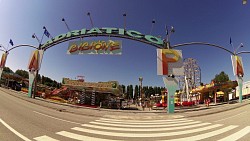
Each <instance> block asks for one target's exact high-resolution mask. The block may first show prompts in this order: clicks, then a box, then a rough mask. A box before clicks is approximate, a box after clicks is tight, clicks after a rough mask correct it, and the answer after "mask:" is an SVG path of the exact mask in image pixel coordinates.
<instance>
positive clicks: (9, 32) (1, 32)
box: [0, 0, 250, 86]
mask: <svg viewBox="0 0 250 141" xmlns="http://www.w3.org/2000/svg"><path fill="white" fill-rule="evenodd" d="M87 12H90V13H91V17H92V19H93V23H94V26H95V27H99V28H101V27H117V28H118V27H120V28H123V25H124V20H123V16H122V14H123V13H124V12H126V13H127V17H126V25H127V26H126V27H127V29H132V30H136V31H139V32H141V33H143V34H149V33H150V29H151V21H152V19H155V21H156V23H155V25H154V28H153V30H152V35H154V36H158V35H160V36H162V37H165V36H164V34H165V29H164V27H165V24H167V25H169V26H174V27H175V30H176V32H175V33H174V34H173V35H172V36H171V39H170V41H171V45H175V44H179V43H186V42H195V41H197V42H209V43H213V44H217V45H221V46H224V47H225V48H227V49H229V50H233V48H232V47H231V46H230V44H229V39H230V37H231V38H232V41H233V45H234V46H235V48H236V47H237V46H238V45H239V44H240V43H243V44H244V48H241V49H240V50H239V51H242V50H248V51H249V50H250V40H249V39H250V28H249V26H250V18H249V17H250V5H249V4H247V5H242V2H241V0H234V1H228V0H220V1H218V0H203V1H200V0H188V1H183V0H157V1H155V0H119V1H118V0H64V1H61V0H36V1H34V0H0V21H1V22H0V44H2V45H4V46H5V47H8V46H9V48H11V46H10V45H8V42H9V40H10V38H11V39H12V40H13V42H14V44H15V45H18V44H30V45H35V46H37V45H38V43H37V41H36V40H35V39H33V38H31V36H32V34H33V33H36V35H37V36H38V37H39V38H41V36H42V34H43V29H42V27H43V26H46V27H47V29H48V31H49V32H50V33H51V35H52V36H56V35H59V34H62V33H65V32H67V28H66V26H65V25H64V23H63V22H62V21H61V19H62V18H63V17H64V18H65V19H66V21H67V24H68V25H69V27H70V29H71V30H74V29H82V28H91V23H90V20H89V17H88V16H87ZM98 39H100V38H85V40H98ZM102 39H105V40H108V39H109V38H102ZM111 39H112V40H116V38H111ZM46 40H47V38H44V40H43V41H44V42H45V41H46ZM118 40H122V43H123V44H122V46H123V52H122V55H121V56H108V55H68V54H66V52H67V48H68V42H65V43H61V44H59V45H56V46H54V47H52V48H50V49H48V50H46V52H45V54H44V58H43V62H42V67H41V70H40V74H41V75H45V76H48V77H50V78H52V79H55V80H57V81H61V80H62V77H68V78H75V77H76V76H78V75H84V76H85V79H86V81H89V82H98V81H109V80H117V81H119V82H120V83H121V84H125V85H127V84H133V85H135V84H139V82H138V78H139V77H140V76H142V77H143V78H144V80H143V85H152V86H164V83H163V81H162V77H161V76H157V70H156V68H157V65H156V48H155V47H153V46H150V45H147V44H143V43H139V42H136V41H132V40H128V39H118ZM178 49H180V50H182V51H183V57H184V58H189V57H191V58H194V59H196V60H197V61H198V64H199V65H200V67H201V71H202V82H204V83H209V82H210V81H211V79H213V78H214V76H215V75H216V74H218V73H220V72H221V71H225V72H226V73H227V74H228V75H229V76H230V79H231V80H235V77H234V76H233V70H232V64H231V57H230V54H229V53H227V52H225V51H223V50H220V49H217V48H212V47H208V46H200V45H199V46H186V47H180V48H178ZM32 50H33V48H27V47H26V48H25V47H21V48H16V49H14V50H12V51H11V52H10V54H9V56H8V58H7V62H6V66H8V67H10V68H11V69H12V70H14V71H15V70H17V69H24V70H27V65H28V60H29V57H30V53H31V51H32ZM241 56H242V57H243V64H244V68H245V76H244V80H245V81H249V80H250V74H249V70H250V62H249V59H250V54H245V55H241Z"/></svg>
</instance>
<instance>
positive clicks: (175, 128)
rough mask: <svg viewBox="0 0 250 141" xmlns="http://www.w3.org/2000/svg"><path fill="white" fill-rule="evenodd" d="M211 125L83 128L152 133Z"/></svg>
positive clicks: (91, 126) (87, 125) (93, 126)
mask: <svg viewBox="0 0 250 141" xmlns="http://www.w3.org/2000/svg"><path fill="white" fill-rule="evenodd" d="M209 124H211V123H201V124H194V125H190V126H178V127H171V128H157V127H155V128H118V127H107V126H98V125H90V124H83V125H82V126H83V127H89V128H96V129H104V130H113V131H130V132H133V131H143V132H152V131H161V132H162V131H170V130H180V129H187V128H189V129H190V128H194V127H199V126H207V125H209Z"/></svg>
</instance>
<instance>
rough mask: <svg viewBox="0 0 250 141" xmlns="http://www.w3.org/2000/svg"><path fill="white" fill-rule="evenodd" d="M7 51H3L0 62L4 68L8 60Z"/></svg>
mask: <svg viewBox="0 0 250 141" xmlns="http://www.w3.org/2000/svg"><path fill="white" fill-rule="evenodd" d="M7 55H8V54H7V53H3V55H2V58H1V63H0V68H4V67H5V63H6V60H7Z"/></svg>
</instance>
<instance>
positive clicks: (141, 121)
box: [100, 118, 188, 123]
mask: <svg viewBox="0 0 250 141" xmlns="http://www.w3.org/2000/svg"><path fill="white" fill-rule="evenodd" d="M100 120H106V121H117V122H127V123H128V122H132V123H134V122H136V123H144V122H145V123H147V122H169V121H176V122H177V121H184V120H188V119H185V118H180V119H166V120H118V119H109V118H100Z"/></svg>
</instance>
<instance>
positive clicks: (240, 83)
mask: <svg viewBox="0 0 250 141" xmlns="http://www.w3.org/2000/svg"><path fill="white" fill-rule="evenodd" d="M231 45H232V44H231ZM232 46H233V45H232ZM242 47H244V46H243V44H242V43H241V44H240V45H239V46H238V47H237V48H236V49H235V50H234V54H233V57H234V58H233V59H235V57H236V56H237V51H238V49H239V48H242ZM239 61H240V60H239ZM235 63H236V64H237V65H236V66H237V68H236V72H235V76H236V80H237V82H238V86H239V103H242V86H243V74H241V72H240V73H238V72H237V69H238V65H239V64H238V63H237V62H235ZM233 65H234V64H233ZM234 67H235V66H234ZM242 69H243V66H242ZM242 73H243V70H242Z"/></svg>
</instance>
